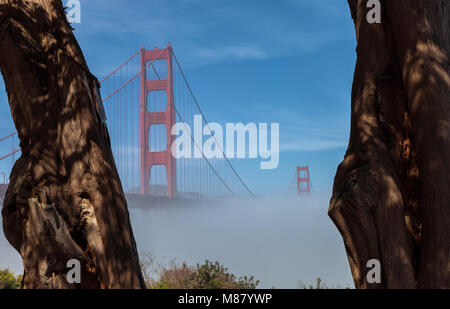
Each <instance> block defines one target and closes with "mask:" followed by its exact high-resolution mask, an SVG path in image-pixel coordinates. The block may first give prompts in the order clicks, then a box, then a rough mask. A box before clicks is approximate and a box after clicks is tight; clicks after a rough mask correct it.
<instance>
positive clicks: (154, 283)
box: [141, 253, 259, 289]
mask: <svg viewBox="0 0 450 309" xmlns="http://www.w3.org/2000/svg"><path fill="white" fill-rule="evenodd" d="M141 268H142V271H143V273H144V279H145V282H146V283H147V287H148V288H151V289H256V287H257V286H258V284H259V281H257V280H255V279H254V278H253V276H252V277H247V276H244V277H239V278H237V277H236V276H235V275H234V274H231V273H230V272H229V271H228V269H227V268H225V267H224V266H223V265H221V264H220V263H219V262H210V261H208V260H206V261H205V263H204V264H202V265H200V264H197V265H196V266H190V265H187V264H186V263H183V264H176V263H175V261H174V260H171V261H169V262H165V261H161V259H158V258H156V257H155V256H154V255H152V254H149V253H141Z"/></svg>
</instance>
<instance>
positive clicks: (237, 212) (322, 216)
mask: <svg viewBox="0 0 450 309" xmlns="http://www.w3.org/2000/svg"><path fill="white" fill-rule="evenodd" d="M328 202H329V198H328V196H325V195H319V194H315V195H314V196H312V197H309V198H299V197H297V196H289V197H287V196H284V197H277V196H273V197H270V198H258V199H234V200H228V201H221V202H219V203H217V204H214V205H210V204H207V203H204V204H199V205H184V206H165V207H154V208H149V209H148V210H136V209H131V210H130V212H131V221H132V225H133V230H134V234H135V237H136V242H137V245H138V249H139V250H140V251H142V250H144V251H148V252H151V253H152V254H154V255H156V256H159V257H165V258H175V259H176V261H177V262H180V263H181V262H187V263H189V264H193V265H195V264H196V263H202V262H204V261H205V259H209V260H212V261H219V262H220V263H221V264H223V265H224V266H226V267H227V268H228V269H229V270H230V271H231V272H233V273H235V274H236V275H238V276H241V275H253V276H254V277H255V278H256V279H257V280H260V282H261V283H260V286H259V287H261V288H272V287H276V288H297V286H298V282H299V281H302V282H303V283H305V284H310V283H314V282H315V280H316V278H318V277H320V278H321V279H322V280H323V281H324V282H325V283H326V284H327V285H328V286H344V287H345V286H350V287H353V283H352V279H351V274H350V270H349V265H348V261H347V258H346V255H345V249H344V245H343V243H342V239H341V237H340V235H339V233H338V231H337V230H336V228H335V227H334V225H333V223H332V222H331V220H330V219H329V218H328V216H327V210H328ZM0 252H1V253H0V268H6V267H9V268H10V269H12V270H14V271H16V272H21V271H22V267H21V260H20V257H19V255H18V254H17V253H16V252H15V250H14V249H12V248H11V246H10V245H9V244H8V242H7V241H6V239H5V237H4V235H3V233H1V236H0Z"/></svg>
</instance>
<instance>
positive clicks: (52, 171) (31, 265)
mask: <svg viewBox="0 0 450 309" xmlns="http://www.w3.org/2000/svg"><path fill="white" fill-rule="evenodd" d="M0 69H1V72H2V74H3V77H4V80H5V84H6V89H7V92H8V97H9V104H10V108H11V113H12V116H13V119H14V123H15V125H16V128H17V131H18V135H19V138H20V146H21V149H22V156H21V157H20V158H19V160H18V161H17V162H16V164H15V165H14V167H13V170H12V173H11V179H10V185H9V188H8V191H7V193H6V197H5V201H4V205H3V210H2V215H3V228H4V232H5V235H6V237H7V239H8V240H9V242H10V243H11V244H12V245H13V246H14V248H15V249H16V250H17V251H19V253H20V254H21V256H22V258H23V265H24V269H25V273H24V278H23V287H24V288H142V287H144V281H143V278H142V274H141V270H140V266H139V260H138V253H137V250H136V244H135V240H134V237H133V233H132V229H131V224H130V220H129V213H128V209H127V204H126V201H125V197H124V192H123V190H122V186H121V183H120V180H119V176H118V173H117V170H116V167H115V163H114V159H113V155H112V152H111V146H110V140H109V136H108V130H107V128H106V124H105V114H104V111H103V105H102V102H101V98H100V94H99V90H98V88H99V84H98V81H97V79H96V78H95V77H94V76H93V75H92V74H91V73H90V72H89V69H88V67H87V65H86V62H85V59H84V57H83V54H82V52H81V49H80V48H79V46H78V44H77V42H76V39H75V37H74V35H73V33H72V29H71V27H70V25H69V24H68V23H67V20H66V17H65V12H64V9H63V6H62V2H61V0H0ZM71 259H77V260H79V261H80V262H81V283H80V284H69V283H68V282H67V280H66V274H67V272H68V269H67V268H66V263H67V262H68V261H69V260H71Z"/></svg>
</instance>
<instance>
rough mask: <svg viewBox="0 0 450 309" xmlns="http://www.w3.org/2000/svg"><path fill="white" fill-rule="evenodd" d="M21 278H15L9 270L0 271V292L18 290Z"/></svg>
mask: <svg viewBox="0 0 450 309" xmlns="http://www.w3.org/2000/svg"><path fill="white" fill-rule="evenodd" d="M21 282H22V276H15V275H14V273H13V272H11V271H10V270H9V269H0V290H1V289H9V290H11V289H19V288H20V283H21Z"/></svg>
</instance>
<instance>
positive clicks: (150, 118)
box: [140, 44, 177, 197]
mask: <svg viewBox="0 0 450 309" xmlns="http://www.w3.org/2000/svg"><path fill="white" fill-rule="evenodd" d="M172 54H173V52H172V47H171V46H170V44H169V45H168V46H167V48H165V49H162V50H161V49H157V48H155V49H154V50H146V49H145V47H142V49H141V111H140V137H141V190H140V191H141V194H144V195H149V194H150V175H151V169H152V167H153V166H158V165H163V166H165V168H166V174H167V187H168V196H169V197H174V196H176V194H177V188H176V184H177V181H176V161H175V158H174V157H173V156H172V154H171V149H170V148H171V145H172V141H173V136H172V134H171V130H172V126H173V124H174V123H175V108H174V95H173V93H174V91H173V68H172ZM157 60H165V61H166V63H167V71H166V72H167V74H165V75H166V76H164V77H165V78H164V79H161V78H160V77H159V76H157V77H158V78H157V79H154V80H152V79H148V76H149V74H147V71H148V70H151V69H152V68H153V69H154V71H155V73H156V74H157V75H158V73H157V72H156V70H155V68H154V67H153V66H150V67H148V68H147V66H148V63H149V62H150V61H157ZM152 91H164V92H165V94H166V100H167V101H166V102H167V104H166V106H167V108H166V110H165V111H158V112H150V110H149V104H148V100H149V95H150V93H151V92H152ZM150 103H151V102H150ZM157 124H160V125H161V124H162V125H165V127H166V137H167V147H166V149H165V150H164V151H159V152H155V151H151V150H150V142H149V133H150V127H151V126H152V125H157Z"/></svg>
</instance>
